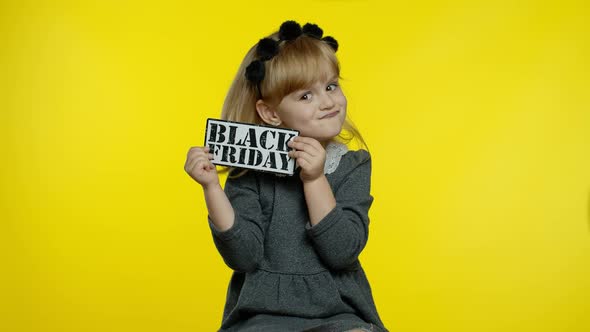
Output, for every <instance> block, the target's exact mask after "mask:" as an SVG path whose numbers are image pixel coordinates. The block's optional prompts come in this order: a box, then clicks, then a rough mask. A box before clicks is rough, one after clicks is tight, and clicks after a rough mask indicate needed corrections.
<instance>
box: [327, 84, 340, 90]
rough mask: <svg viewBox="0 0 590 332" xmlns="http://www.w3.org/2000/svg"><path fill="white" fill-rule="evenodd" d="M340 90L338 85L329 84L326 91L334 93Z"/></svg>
mask: <svg viewBox="0 0 590 332" xmlns="http://www.w3.org/2000/svg"><path fill="white" fill-rule="evenodd" d="M337 88H338V84H337V83H330V84H328V87H327V88H326V90H328V91H334V90H336V89H337Z"/></svg>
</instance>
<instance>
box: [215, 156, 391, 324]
mask: <svg viewBox="0 0 590 332" xmlns="http://www.w3.org/2000/svg"><path fill="white" fill-rule="evenodd" d="M326 177H327V179H328V182H329V183H330V186H331V188H332V191H333V192H334V196H335V198H336V207H335V208H334V209H333V210H332V211H330V212H329V213H328V215H326V216H325V217H324V218H323V219H322V220H321V221H320V222H319V223H318V224H317V225H315V226H313V227H311V226H310V223H309V215H308V212H307V205H306V202H305V197H304V193H303V184H302V182H301V180H300V178H299V173H296V174H295V175H294V176H290V177H289V176H287V177H279V176H276V175H274V174H269V173H261V172H255V171H248V172H247V173H246V174H245V175H243V176H241V177H238V178H234V179H232V178H228V180H227V182H226V184H225V192H226V194H227V196H228V198H229V200H230V202H231V204H232V206H233V208H234V211H235V215H236V217H235V221H234V225H233V226H232V228H230V229H229V230H226V231H224V232H220V231H219V230H217V229H216V228H215V227H214V225H213V224H212V222H211V220H210V219H209V226H210V229H211V232H212V235H213V240H214V242H215V246H216V247H217V249H218V251H219V253H220V254H221V256H222V257H223V260H224V261H225V263H226V264H227V266H229V267H230V268H231V269H233V270H234V272H233V275H232V277H231V280H230V283H229V287H228V291H227V298H226V304H225V308H224V312H223V320H222V325H221V329H220V330H219V331H227V332H229V331H252V332H254V331H255V332H264V331H272V332H275V331H276V332H280V331H309V332H312V331H317V332H319V331H334V332H336V331H338V332H341V331H345V330H348V329H353V328H361V327H362V328H365V329H367V330H369V331H387V329H386V328H385V327H384V326H383V323H382V322H381V319H380V318H379V315H378V313H377V309H376V307H375V303H374V301H373V296H372V293H371V287H370V286H369V282H368V280H367V277H366V275H365V273H364V271H363V268H362V267H361V264H360V262H359V260H358V255H359V254H360V253H361V251H362V250H363V248H364V247H365V244H366V242H367V239H368V234H369V227H368V226H369V218H368V211H369V208H370V206H371V203H372V201H373V197H372V196H371V195H370V182H371V159H370V156H369V154H368V152H367V151H365V150H359V151H349V152H347V153H346V154H344V155H343V156H342V159H341V160H340V164H339V165H338V167H337V168H336V170H335V171H334V172H333V173H331V174H326Z"/></svg>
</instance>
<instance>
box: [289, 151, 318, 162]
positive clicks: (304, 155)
mask: <svg viewBox="0 0 590 332" xmlns="http://www.w3.org/2000/svg"><path fill="white" fill-rule="evenodd" d="M290 154H291V155H292V158H295V159H297V160H299V159H302V160H305V161H307V162H308V163H310V164H313V163H314V161H316V160H317V159H318V158H317V157H315V156H313V155H311V154H310V153H309V152H307V151H291V152H290Z"/></svg>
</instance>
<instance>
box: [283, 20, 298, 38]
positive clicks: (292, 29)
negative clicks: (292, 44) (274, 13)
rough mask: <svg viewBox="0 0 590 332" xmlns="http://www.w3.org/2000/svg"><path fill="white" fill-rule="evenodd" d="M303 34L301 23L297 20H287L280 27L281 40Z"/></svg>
mask: <svg viewBox="0 0 590 332" xmlns="http://www.w3.org/2000/svg"><path fill="white" fill-rule="evenodd" d="M299 36H301V25H299V23H297V22H295V21H285V22H283V24H281V28H280V29H279V40H293V39H296V38H297V37H299Z"/></svg>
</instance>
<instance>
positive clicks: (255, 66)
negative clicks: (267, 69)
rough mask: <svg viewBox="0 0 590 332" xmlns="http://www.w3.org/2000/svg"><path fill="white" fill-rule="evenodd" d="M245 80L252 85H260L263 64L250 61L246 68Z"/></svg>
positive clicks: (262, 75)
mask: <svg viewBox="0 0 590 332" xmlns="http://www.w3.org/2000/svg"><path fill="white" fill-rule="evenodd" d="M246 78H247V79H248V80H249V81H250V82H253V83H256V84H258V83H260V82H262V80H263V79H264V62H263V61H260V60H255V61H252V63H251V64H249V65H248V67H246Z"/></svg>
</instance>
